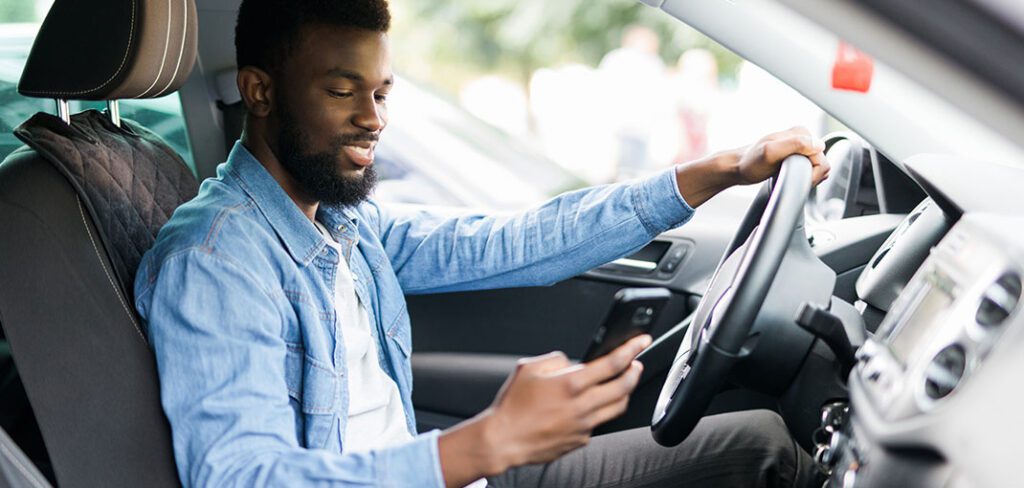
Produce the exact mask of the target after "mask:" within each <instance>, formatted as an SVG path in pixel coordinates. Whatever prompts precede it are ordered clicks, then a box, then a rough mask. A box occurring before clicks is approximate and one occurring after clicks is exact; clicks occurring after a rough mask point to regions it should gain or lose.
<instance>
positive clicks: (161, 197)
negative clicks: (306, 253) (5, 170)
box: [15, 110, 198, 304]
mask: <svg viewBox="0 0 1024 488" xmlns="http://www.w3.org/2000/svg"><path fill="white" fill-rule="evenodd" d="M15 135H17V136H18V138H19V139H21V140H22V141H24V142H25V143H26V144H27V145H28V146H29V147H31V148H32V149H35V151H36V152H37V153H38V154H39V155H40V156H42V157H43V158H45V159H46V160H47V161H49V162H50V163H51V164H53V165H54V166H55V167H56V168H57V169H58V170H59V171H60V172H61V173H62V174H64V176H65V177H67V179H68V180H69V182H70V183H71V185H72V186H73V187H74V188H75V190H76V192H77V193H78V194H79V195H80V196H81V197H82V203H83V205H84V206H85V207H86V210H87V211H88V213H89V216H90V217H92V220H93V222H94V223H95V224H96V226H97V228H98V231H99V233H100V240H101V241H102V246H103V248H104V249H105V251H106V253H107V255H108V257H109V258H110V262H111V264H112V266H113V269H114V273H115V275H116V277H117V279H118V282H119V285H120V286H121V288H122V291H123V292H124V296H125V297H128V303H129V304H131V303H134V301H133V300H132V299H131V297H132V296H133V294H132V289H133V287H132V283H133V282H134V277H135V270H136V269H137V268H138V265H139V261H140V260H141V259H142V255H143V254H145V252H146V250H148V249H149V248H150V247H151V246H152V245H153V242H154V240H155V238H156V233H157V232H158V231H159V230H160V227H162V226H163V225H164V223H166V222H167V220H168V219H169V218H170V217H171V214H172V213H173V212H174V209H175V208H177V207H178V205H180V204H182V203H183V202H185V201H188V200H189V199H191V198H192V197H194V196H195V195H196V193H197V192H198V183H197V182H196V179H195V176H193V175H192V173H191V172H190V171H189V170H188V168H187V167H186V165H185V162H184V161H183V160H182V159H181V156H179V155H178V154H177V153H176V152H174V150H172V149H171V148H170V147H168V146H167V144H166V143H164V142H163V140H161V139H160V137H159V136H157V135H155V134H153V133H152V132H150V131H149V130H148V129H146V128H144V127H142V126H140V125H138V124H136V123H134V122H132V121H130V120H127V119H122V120H121V127H117V126H116V125H114V124H113V123H111V122H110V119H109V118H107V116H106V115H105V114H103V113H101V112H98V111H95V110H88V111H85V112H82V113H80V114H76V115H74V116H72V121H71V124H70V125H68V124H67V123H65V122H64V121H62V120H60V119H59V118H57V117H55V116H53V115H50V114H45V113H38V114H36V115H34V116H33V117H32V118H30V119H28V120H27V121H25V122H24V123H23V124H21V125H20V126H19V127H18V128H17V129H15Z"/></svg>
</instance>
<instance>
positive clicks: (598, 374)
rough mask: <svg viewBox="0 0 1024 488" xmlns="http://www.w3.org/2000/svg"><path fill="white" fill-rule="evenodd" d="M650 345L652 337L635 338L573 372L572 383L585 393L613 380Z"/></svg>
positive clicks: (641, 336)
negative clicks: (599, 384)
mask: <svg viewBox="0 0 1024 488" xmlns="http://www.w3.org/2000/svg"><path fill="white" fill-rule="evenodd" d="M649 345H651V336H649V335H647V334H643V335H639V336H637V337H634V338H632V339H630V340H628V341H626V342H625V343H624V344H622V345H621V346H619V347H617V348H615V350H614V351H612V352H610V353H608V354H606V355H604V356H602V357H600V358H598V359H595V360H593V361H591V362H589V363H587V364H585V365H582V367H580V368H579V369H575V370H573V371H572V372H571V374H572V375H573V376H574V378H573V379H572V381H573V382H574V383H575V384H576V386H577V387H578V389H579V391H583V390H585V389H587V388H589V387H591V386H593V385H596V384H598V383H602V382H604V381H607V380H609V379H612V378H614V377H616V376H618V375H620V374H622V372H623V371H625V370H626V368H628V367H629V365H630V363H632V361H633V359H634V358H636V356H637V354H640V351H643V350H644V349H645V348H646V347H647V346H649Z"/></svg>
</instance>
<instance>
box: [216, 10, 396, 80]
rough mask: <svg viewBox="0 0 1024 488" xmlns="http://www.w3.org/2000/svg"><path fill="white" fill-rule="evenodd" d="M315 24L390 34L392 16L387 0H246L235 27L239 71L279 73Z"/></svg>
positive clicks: (239, 11)
mask: <svg viewBox="0 0 1024 488" xmlns="http://www.w3.org/2000/svg"><path fill="white" fill-rule="evenodd" d="M311 24H322V25H329V26H338V27H358V28H362V29H366V30H371V31H375V32H387V31H388V29H389V28H390V27H391V13H390V12H388V2H387V0H242V5H241V7H239V9H238V22H237V23H236V24H235V62H236V63H237V65H238V68H243V67H245V66H255V67H257V68H260V69H262V70H265V71H274V70H276V69H277V68H278V67H280V66H281V63H282V62H283V60H284V59H285V57H286V56H287V54H288V53H289V52H290V51H291V50H292V49H293V48H294V47H295V45H296V44H298V42H299V33H300V31H301V30H302V28H303V27H305V26H307V25H311Z"/></svg>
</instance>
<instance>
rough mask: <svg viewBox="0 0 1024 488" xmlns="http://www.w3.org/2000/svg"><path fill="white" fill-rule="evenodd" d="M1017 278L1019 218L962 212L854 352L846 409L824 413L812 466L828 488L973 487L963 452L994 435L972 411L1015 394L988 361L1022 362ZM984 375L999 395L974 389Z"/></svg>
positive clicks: (1023, 250) (1009, 374) (1023, 267)
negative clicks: (822, 472) (816, 463)
mask: <svg viewBox="0 0 1024 488" xmlns="http://www.w3.org/2000/svg"><path fill="white" fill-rule="evenodd" d="M1022 275H1024V218H1021V217H1018V216H1010V215H993V214H984V213H981V214H965V215H963V217H962V218H961V219H960V220H959V221H958V222H957V223H956V224H955V225H954V226H953V227H952V229H951V230H950V231H949V232H948V233H947V234H946V235H945V237H944V238H942V240H941V241H940V242H939V243H938V245H936V246H935V247H933V248H932V249H931V252H930V254H929V256H928V258H927V259H926V260H925V261H924V263H923V264H922V265H921V267H920V268H919V269H918V270H917V272H916V273H915V274H914V275H913V277H912V278H911V279H910V281H909V282H908V283H907V285H906V287H904V288H903V290H902V292H901V293H900V294H899V296H898V297H897V298H896V300H895V301H894V302H893V304H892V307H891V308H890V310H889V312H888V314H886V316H885V319H884V320H883V321H882V324H881V326H880V327H879V329H878V332H877V333H876V334H874V335H873V336H872V337H871V338H869V339H868V340H867V341H866V342H865V344H864V346H863V347H861V348H860V350H859V351H858V353H857V359H858V362H857V365H856V367H855V368H854V369H853V371H852V373H851V375H850V378H849V388H850V406H849V410H848V413H847V411H846V410H845V407H844V411H843V412H841V413H838V414H837V413H836V412H828V411H827V409H826V415H825V416H826V417H829V419H827V420H826V424H825V425H823V429H824V430H825V431H827V432H829V433H830V436H829V438H828V439H827V443H826V445H825V447H823V449H822V451H823V452H819V460H820V461H821V462H822V463H823V464H824V465H826V466H828V468H829V469H830V470H831V480H832V486H842V487H851V486H959V484H958V482H966V485H967V486H974V485H975V484H976V483H973V482H971V480H973V478H970V473H972V472H975V471H979V470H978V469H977V468H978V467H977V466H967V465H966V464H969V463H967V462H966V460H967V459H968V458H970V457H971V456H970V449H971V448H972V446H976V445H983V444H988V443H991V442H992V440H993V439H998V438H1000V434H999V432H994V431H991V428H989V427H986V426H977V425H975V424H976V423H977V422H976V420H977V419H976V418H974V416H975V415H977V414H978V411H977V409H976V408H975V407H974V405H976V404H977V403H978V398H977V397H978V396H983V397H985V398H986V399H987V401H989V402H1000V401H1003V397H1004V396H1003V393H1002V391H1001V390H1006V389H1012V388H1014V387H1013V385H1012V383H1009V382H1007V381H1006V379H1007V378H1013V377H1016V376H1017V374H1015V372H1013V371H1007V370H1005V369H997V368H994V367H990V364H989V363H991V362H993V360H996V358H998V357H999V356H1001V355H1003V356H1005V355H1019V347H1020V342H1021V341H1024V316H1022V314H1021V312H1020V308H1021V307H1020V296H1021V277H1022ZM986 375H987V376H998V377H1000V378H1001V379H1002V381H997V380H990V381H988V382H980V383H981V384H983V385H985V384H987V385H995V386H994V388H996V389H995V390H993V391H988V390H992V388H993V386H990V387H989V388H988V389H984V388H982V387H975V388H972V383H974V382H975V381H976V380H980V379H981V378H982V377H984V376H986ZM999 385H1001V388H1000V386H999ZM971 397H975V398H974V399H973V400H972V399H971ZM829 422H831V425H829ZM969 425H974V427H971V428H967V427H965V426H969ZM1010 445H1011V446H1012V444H1010ZM1011 449H1012V447H1011ZM987 462H991V461H987Z"/></svg>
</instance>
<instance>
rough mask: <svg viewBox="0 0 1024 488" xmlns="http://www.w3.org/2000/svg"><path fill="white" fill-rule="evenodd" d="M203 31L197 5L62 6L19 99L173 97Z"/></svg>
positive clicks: (82, 1)
mask: <svg viewBox="0 0 1024 488" xmlns="http://www.w3.org/2000/svg"><path fill="white" fill-rule="evenodd" d="M197 25H198V24H197V22H196V6H195V3H194V2H193V0H88V1H86V0H56V1H55V2H54V4H53V7H51V8H50V12H49V13H48V14H47V15H46V20H44V21H43V25H42V26H41V27H40V28H39V34H38V35H37V36H36V40H35V43H34V44H32V52H31V54H29V57H28V62H26V64H25V71H24V72H23V73H22V74H21V82H20V83H19V84H18V93H21V94H22V95H25V96H29V97H40V98H63V99H71V100H116V99H123V98H155V97H159V96H163V95H166V94H168V93H171V92H173V91H174V90H177V89H178V87H180V86H181V85H182V84H183V83H184V82H185V79H186V78H188V75H189V73H190V72H191V71H192V65H193V64H194V63H195V60H196V43H197V31H198V27H197Z"/></svg>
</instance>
